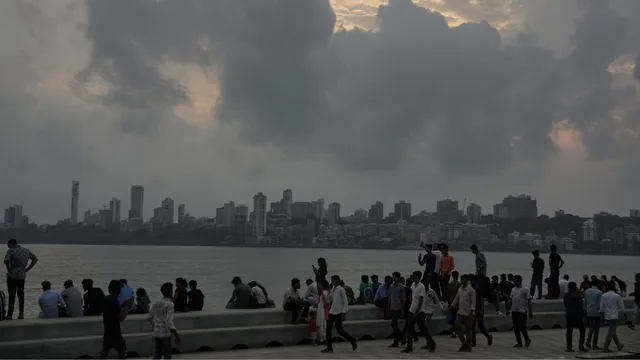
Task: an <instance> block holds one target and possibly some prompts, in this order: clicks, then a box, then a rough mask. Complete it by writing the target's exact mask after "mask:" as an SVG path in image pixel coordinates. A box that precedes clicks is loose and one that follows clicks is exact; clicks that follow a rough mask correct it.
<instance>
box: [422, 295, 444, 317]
mask: <svg viewBox="0 0 640 360" xmlns="http://www.w3.org/2000/svg"><path fill="white" fill-rule="evenodd" d="M436 308H437V309H440V311H442V312H444V309H443V308H442V303H441V302H440V299H438V295H437V294H436V292H435V291H433V289H429V290H427V291H426V295H425V297H424V301H423V302H422V309H420V312H422V313H425V314H433V312H434V310H435V309H436Z"/></svg>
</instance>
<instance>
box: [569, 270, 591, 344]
mask: <svg viewBox="0 0 640 360" xmlns="http://www.w3.org/2000/svg"><path fill="white" fill-rule="evenodd" d="M568 289H569V291H568V292H567V293H566V294H565V295H564V308H565V314H566V317H567V352H574V350H573V329H574V328H578V331H579V332H580V340H579V341H578V348H579V349H580V351H581V352H587V349H586V348H585V347H584V333H585V329H584V322H583V321H582V318H583V317H584V315H585V311H584V305H583V302H582V296H580V293H579V292H578V285H576V283H574V282H573V281H572V282H570V283H569V286H568Z"/></svg>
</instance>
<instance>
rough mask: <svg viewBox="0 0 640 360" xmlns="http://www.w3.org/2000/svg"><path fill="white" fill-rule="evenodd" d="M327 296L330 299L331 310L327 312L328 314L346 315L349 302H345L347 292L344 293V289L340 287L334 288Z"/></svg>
mask: <svg viewBox="0 0 640 360" xmlns="http://www.w3.org/2000/svg"><path fill="white" fill-rule="evenodd" d="M329 296H330V299H331V309H330V310H329V314H331V315H340V314H346V313H347V311H348V309H349V308H348V303H349V301H348V300H347V292H346V291H344V288H343V287H342V286H336V287H334V288H333V289H331V294H330V295H329Z"/></svg>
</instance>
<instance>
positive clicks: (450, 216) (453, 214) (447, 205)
mask: <svg viewBox="0 0 640 360" xmlns="http://www.w3.org/2000/svg"><path fill="white" fill-rule="evenodd" d="M436 216H437V217H438V221H440V222H442V223H445V222H457V221H458V220H459V219H460V210H459V208H458V202H457V201H454V200H451V199H445V200H441V201H438V202H437V203H436Z"/></svg>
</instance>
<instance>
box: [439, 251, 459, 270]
mask: <svg viewBox="0 0 640 360" xmlns="http://www.w3.org/2000/svg"><path fill="white" fill-rule="evenodd" d="M455 268H456V265H455V263H454V262H453V256H451V255H444V256H442V259H441V260H440V274H442V275H451V273H452V272H453V270H455Z"/></svg>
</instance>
